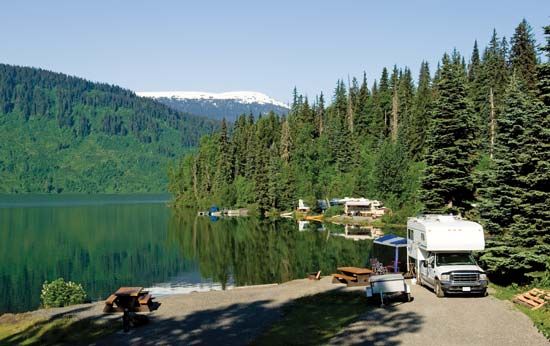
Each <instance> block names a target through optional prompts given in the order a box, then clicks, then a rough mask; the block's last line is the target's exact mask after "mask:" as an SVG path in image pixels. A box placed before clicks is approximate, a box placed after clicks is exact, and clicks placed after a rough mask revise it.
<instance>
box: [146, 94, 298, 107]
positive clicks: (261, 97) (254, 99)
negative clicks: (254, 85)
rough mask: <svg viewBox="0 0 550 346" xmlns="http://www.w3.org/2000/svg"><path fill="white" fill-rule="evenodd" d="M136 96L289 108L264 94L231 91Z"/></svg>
mask: <svg viewBox="0 0 550 346" xmlns="http://www.w3.org/2000/svg"><path fill="white" fill-rule="evenodd" d="M136 94H137V95H138V96H142V97H149V98H154V99H163V98H164V99H173V100H210V101H215V100H235V101H237V102H241V103H244V104H253V103H257V104H272V105H275V106H279V107H283V108H286V109H289V108H290V107H289V106H288V105H287V104H284V103H283V102H280V101H277V100H275V99H273V98H271V97H269V96H267V95H266V94H262V93H260V92H256V91H231V92H224V93H211V92H202V91H139V92H136Z"/></svg>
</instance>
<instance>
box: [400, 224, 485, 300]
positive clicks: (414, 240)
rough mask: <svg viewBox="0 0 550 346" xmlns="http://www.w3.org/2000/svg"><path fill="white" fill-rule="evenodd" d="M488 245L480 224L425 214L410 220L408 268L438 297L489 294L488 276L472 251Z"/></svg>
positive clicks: (419, 281) (419, 282)
mask: <svg viewBox="0 0 550 346" xmlns="http://www.w3.org/2000/svg"><path fill="white" fill-rule="evenodd" d="M484 248H485V238H484V235H483V228H482V227H481V225H480V224H478V223H475V222H472V221H466V220H463V219H462V218H460V217H457V216H453V215H424V216H421V217H413V218H409V219H408V221H407V270H408V271H409V272H413V273H415V274H416V282H417V284H420V285H425V286H428V287H431V288H432V289H433V290H434V292H435V294H436V295H437V296H438V297H444V296H445V294H447V293H449V294H450V293H471V294H479V295H486V292H487V275H486V274H485V272H484V271H483V269H481V268H480V267H479V266H478V265H477V263H476V262H475V260H474V258H473V256H472V252H473V251H480V250H483V249H484Z"/></svg>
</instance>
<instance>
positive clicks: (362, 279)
mask: <svg viewBox="0 0 550 346" xmlns="http://www.w3.org/2000/svg"><path fill="white" fill-rule="evenodd" d="M337 269H338V271H340V272H341V273H339V274H333V275H332V276H333V282H340V283H345V284H346V285H348V287H351V286H367V285H368V284H369V277H370V276H371V275H372V270H370V269H368V268H358V267H339V268H337Z"/></svg>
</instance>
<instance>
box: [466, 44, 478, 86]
mask: <svg viewBox="0 0 550 346" xmlns="http://www.w3.org/2000/svg"><path fill="white" fill-rule="evenodd" d="M480 68H481V60H480V57H479V48H478V47H477V40H475V41H474V48H473V49H472V57H471V58H470V64H469V65H468V82H470V83H473V82H474V81H476V80H477V78H478V76H479V69H480Z"/></svg>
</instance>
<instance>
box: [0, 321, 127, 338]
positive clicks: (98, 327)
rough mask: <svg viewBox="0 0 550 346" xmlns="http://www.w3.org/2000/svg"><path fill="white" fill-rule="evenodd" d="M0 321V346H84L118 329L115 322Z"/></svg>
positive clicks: (117, 323) (117, 324)
mask: <svg viewBox="0 0 550 346" xmlns="http://www.w3.org/2000/svg"><path fill="white" fill-rule="evenodd" d="M13 316H22V317H15V318H13V319H11V320H8V319H6V318H5V316H1V317H0V321H1V323H0V345H59V344H73V345H87V344H89V343H91V342H93V341H94V340H97V339H99V338H101V337H104V336H106V335H109V334H112V333H114V332H115V331H117V330H120V329H121V322H120V320H119V319H117V320H90V319H83V320H76V319H74V318H71V317H61V318H57V319H52V320H48V319H39V318H35V317H31V316H28V315H26V314H18V315H13Z"/></svg>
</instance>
